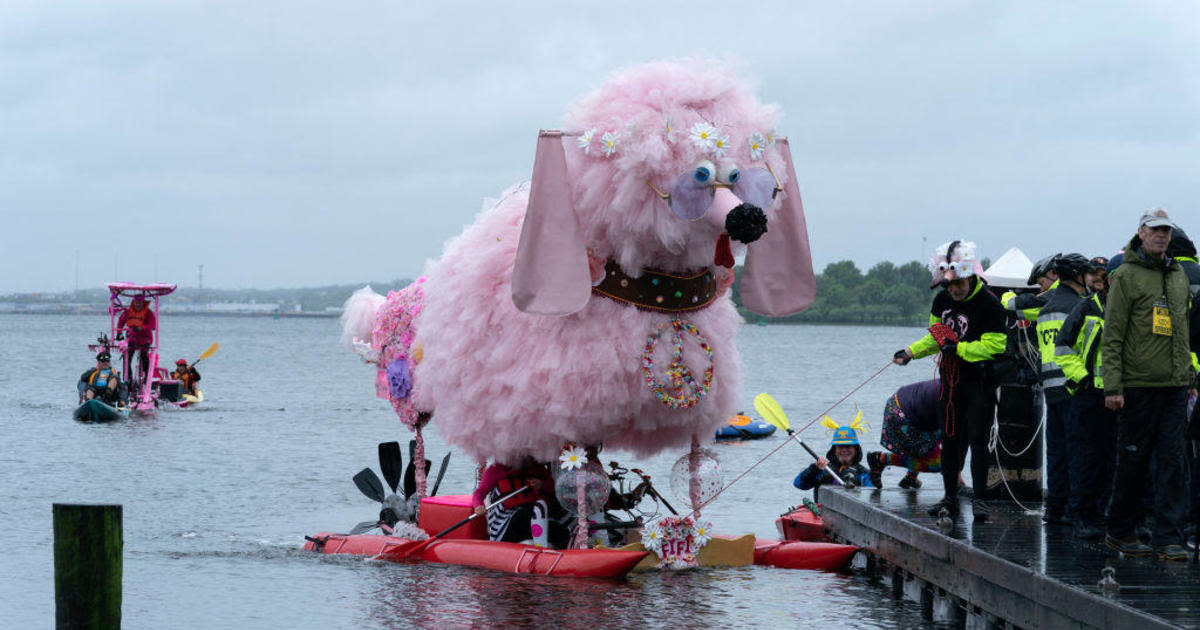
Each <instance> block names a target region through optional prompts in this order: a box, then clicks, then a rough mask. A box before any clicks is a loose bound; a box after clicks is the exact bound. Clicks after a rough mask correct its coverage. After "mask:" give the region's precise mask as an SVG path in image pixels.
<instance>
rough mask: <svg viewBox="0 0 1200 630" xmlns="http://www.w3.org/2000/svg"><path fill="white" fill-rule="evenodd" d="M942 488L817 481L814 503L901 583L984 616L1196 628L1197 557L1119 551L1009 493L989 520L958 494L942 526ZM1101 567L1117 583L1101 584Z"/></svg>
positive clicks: (1035, 622) (1039, 623)
mask: <svg viewBox="0 0 1200 630" xmlns="http://www.w3.org/2000/svg"><path fill="white" fill-rule="evenodd" d="M940 496H941V492H940V491H938V490H937V489H933V488H926V489H925V490H923V491H918V492H914V491H911V490H900V489H897V488H887V489H884V490H854V491H848V492H843V491H827V490H824V489H823V490H822V496H821V503H822V505H823V506H824V509H825V522H826V525H827V527H828V528H829V529H830V530H831V531H832V533H833V534H835V535H836V536H837V537H839V538H843V539H845V540H847V541H849V542H851V543H854V544H858V545H861V546H863V547H866V548H868V549H869V550H870V551H872V552H873V553H874V554H875V555H876V557H877V558H878V559H879V560H880V561H881V563H882V564H883V565H885V567H886V568H884V569H883V571H882V572H883V573H885V574H887V573H888V571H891V572H892V574H895V573H896V572H897V571H899V572H900V573H901V574H902V575H901V576H900V578H901V579H900V582H898V583H897V585H894V588H896V589H897V592H898V593H899V592H901V591H902V590H903V582H904V578H907V579H908V580H916V581H918V582H922V583H924V584H925V585H926V589H927V590H929V589H932V590H933V591H935V593H938V592H940V593H941V594H942V595H943V596H945V597H947V598H949V599H950V600H953V601H954V602H955V603H956V605H957V606H958V607H959V608H961V609H963V610H965V611H966V612H967V613H971V612H972V611H974V613H975V615H974V616H975V617H976V618H977V619H978V620H987V623H988V625H990V624H998V625H1007V624H1011V625H1013V626H1017V627H1129V626H1130V625H1137V626H1138V627H1141V628H1152V627H1172V626H1175V627H1184V628H1200V565H1197V564H1195V563H1192V562H1189V563H1186V564H1185V563H1180V562H1165V561H1159V560H1157V559H1150V558H1148V559H1133V558H1124V557H1120V556H1119V555H1118V554H1116V552H1113V551H1111V550H1109V549H1107V548H1106V547H1105V546H1104V544H1103V541H1097V542H1087V541H1083V540H1080V539H1078V538H1075V537H1073V536H1072V535H1071V528H1070V527H1069V526H1063V525H1045V524H1043V523H1042V520H1041V514H1040V513H1039V512H1035V511H1026V510H1024V509H1022V508H1021V507H1018V506H1017V505H1015V504H1013V503H1012V502H1011V501H992V502H991V503H990V506H991V518H990V520H988V521H987V522H983V523H974V522H973V519H972V512H971V507H970V502H969V500H967V499H963V500H962V508H961V512H962V516H960V518H959V519H958V520H957V522H955V524H954V526H953V528H952V529H950V530H949V531H948V532H947V533H946V534H945V535H943V534H942V533H941V532H940V531H939V527H938V524H937V518H936V517H931V516H929V515H928V514H927V513H926V510H927V509H928V508H929V507H930V506H931V505H933V504H934V503H935V502H936V501H937V500H938V499H939V498H940ZM1030 507H1038V506H1036V505H1034V506H1030ZM1105 567H1112V568H1113V578H1114V579H1115V580H1116V582H1117V583H1118V584H1119V589H1118V590H1116V592H1115V593H1105V592H1102V591H1101V588H1100V587H1099V586H1098V584H1099V582H1100V580H1101V578H1102V577H1103V574H1102V571H1103V569H1104V568H1105ZM951 616H954V615H951ZM958 616H959V617H962V616H963V615H962V614H961V613H960V614H959V615H958ZM967 616H970V615H967ZM1001 622H1007V624H1003V623H1001ZM968 625H978V623H975V624H972V623H969V622H968Z"/></svg>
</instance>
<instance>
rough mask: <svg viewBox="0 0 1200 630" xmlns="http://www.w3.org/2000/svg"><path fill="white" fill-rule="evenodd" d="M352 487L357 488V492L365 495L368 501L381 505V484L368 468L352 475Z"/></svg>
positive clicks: (382, 496) (377, 476)
mask: <svg viewBox="0 0 1200 630" xmlns="http://www.w3.org/2000/svg"><path fill="white" fill-rule="evenodd" d="M354 485H355V486H358V490H359V492H362V493H363V494H365V495H367V498H368V499H371V500H373V501H378V502H379V503H383V501H384V498H385V497H384V494H383V482H382V481H380V480H379V475H376V474H375V471H373V470H371V469H370V468H364V469H362V470H360V471H358V474H357V475H354Z"/></svg>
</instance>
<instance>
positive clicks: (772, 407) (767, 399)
mask: <svg viewBox="0 0 1200 630" xmlns="http://www.w3.org/2000/svg"><path fill="white" fill-rule="evenodd" d="M754 410H755V411H757V412H758V415H760V416H762V417H763V420H766V421H767V423H768V424H770V425H772V426H774V427H775V428H777V429H783V430H784V431H786V432H787V434H788V435H789V436H791V438H792V439H793V440H796V441H797V442H799V443H800V446H803V447H804V450H806V451H808V454H809V455H812V456H813V459H821V458H820V457H817V454H816V453H815V452H813V450H812V449H811V448H809V447H808V445H807V444H805V443H804V440H801V439H800V436H799V435H796V432H795V431H793V430H792V427H791V425H790V424H789V423H788V419H787V414H785V413H783V407H780V406H779V403H778V402H775V399H774V398H772V397H771V395H770V394H767V393H762V394H759V395H757V396H755V397H754ZM829 476H830V477H833V482H834V483H836V484H837V485H839V486H844V485H846V484H845V483H844V482H843V481H842V480H841V479H840V478H838V476H837V475H835V474H833V473H832V472H831V473H829Z"/></svg>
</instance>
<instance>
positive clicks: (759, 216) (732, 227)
mask: <svg viewBox="0 0 1200 630" xmlns="http://www.w3.org/2000/svg"><path fill="white" fill-rule="evenodd" d="M725 232H726V233H728V234H729V238H731V239H733V240H735V241H737V242H739V243H753V242H754V241H757V240H758V238H759V237H760V236H762V235H763V234H766V232H767V215H766V214H765V213H763V211H762V208H759V207H758V206H753V205H750V204H748V203H743V204H741V205H739V206H738V207H736V208H734V209H733V210H730V211H729V214H728V215H726V217H725Z"/></svg>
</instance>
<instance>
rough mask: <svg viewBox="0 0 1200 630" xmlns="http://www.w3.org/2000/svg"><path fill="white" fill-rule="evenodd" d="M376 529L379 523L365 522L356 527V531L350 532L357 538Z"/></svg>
mask: <svg viewBox="0 0 1200 630" xmlns="http://www.w3.org/2000/svg"><path fill="white" fill-rule="evenodd" d="M376 527H379V521H363V522H361V523H359V524H358V525H355V526H354V529H352V530H350V535H351V536H357V535H358V534H365V533H367V532H369V531H371V530H372V529H375V528H376Z"/></svg>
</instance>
